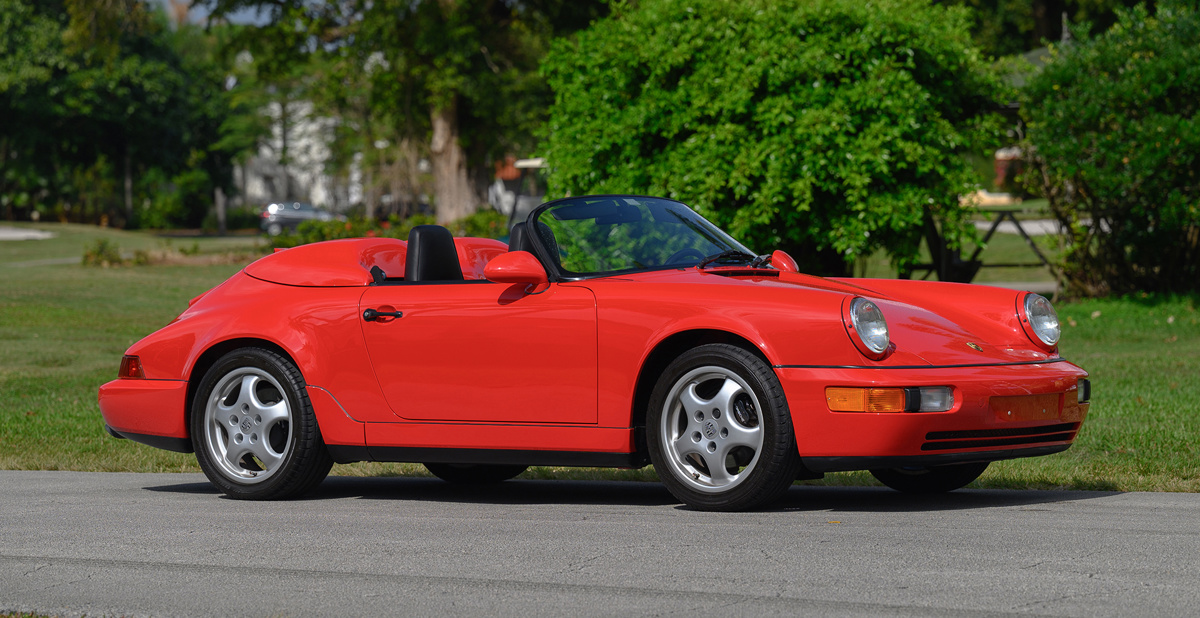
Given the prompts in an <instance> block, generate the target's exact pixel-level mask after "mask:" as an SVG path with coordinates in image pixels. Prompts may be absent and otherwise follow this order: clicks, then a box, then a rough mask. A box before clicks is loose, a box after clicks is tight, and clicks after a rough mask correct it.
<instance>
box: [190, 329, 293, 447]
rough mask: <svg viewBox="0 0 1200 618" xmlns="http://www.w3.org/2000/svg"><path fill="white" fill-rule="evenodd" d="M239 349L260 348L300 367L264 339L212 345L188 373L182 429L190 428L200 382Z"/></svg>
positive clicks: (239, 340)
mask: <svg viewBox="0 0 1200 618" xmlns="http://www.w3.org/2000/svg"><path fill="white" fill-rule="evenodd" d="M241 348H261V349H264V350H270V351H271V352H274V353H276V354H279V355H280V356H282V357H284V358H286V359H287V360H288V361H289V362H291V363H292V364H293V365H296V367H297V370H299V367H300V365H299V364H298V363H296V359H295V358H294V357H292V355H291V354H290V353H288V351H287V350H285V349H283V347H281V346H280V345H279V344H277V343H274V342H272V341H268V340H266V339H257V338H254V337H242V338H238V339H227V340H225V341H219V342H217V343H214V344H213V345H212V346H210V347H209V348H208V349H207V350H205V351H204V352H203V353H202V354H200V356H199V357H198V358H197V359H196V362H195V363H194V364H193V365H192V369H191V371H190V372H189V373H188V381H187V385H188V386H187V397H186V399H185V400H184V407H183V423H184V427H188V428H190V427H191V426H192V425H191V423H192V402H193V401H194V400H195V398H196V389H198V388H200V382H201V381H202V380H204V375H205V374H207V373H208V370H209V369H211V368H212V366H213V365H215V364H217V361H218V360H220V358H221V357H222V356H225V355H226V354H228V353H230V352H232V351H234V350H238V349H241ZM300 374H301V376H303V375H304V372H303V371H302V370H301V372H300ZM188 433H189V434H190V433H191V431H190V430H189V432H188Z"/></svg>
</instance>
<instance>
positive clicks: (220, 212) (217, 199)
mask: <svg viewBox="0 0 1200 618" xmlns="http://www.w3.org/2000/svg"><path fill="white" fill-rule="evenodd" d="M213 204H214V205H215V206H216V208H217V235H218V236H224V235H225V232H226V227H225V190H224V189H222V188H221V187H219V186H218V187H217V188H215V189H213Z"/></svg>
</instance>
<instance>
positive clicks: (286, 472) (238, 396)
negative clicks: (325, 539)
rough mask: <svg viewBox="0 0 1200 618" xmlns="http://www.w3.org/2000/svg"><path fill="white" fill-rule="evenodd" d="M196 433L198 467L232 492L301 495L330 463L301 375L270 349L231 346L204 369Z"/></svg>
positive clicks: (254, 496)
mask: <svg viewBox="0 0 1200 618" xmlns="http://www.w3.org/2000/svg"><path fill="white" fill-rule="evenodd" d="M191 431H192V446H193V447H194V448H195V450H196V460H197V461H198V462H199V463H200V468H201V469H202V470H204V474H205V476H207V477H208V480H209V481H211V482H212V484H213V485H215V486H216V487H217V489H219V490H221V491H222V492H224V493H225V494H226V495H228V496H229V497H231V498H238V499H243V500H276V499H282V498H290V497H293V496H298V495H300V494H303V493H305V492H307V491H309V490H310V489H312V488H313V487H315V486H316V485H317V484H318V483H320V482H321V481H322V480H324V479H325V477H326V476H327V475H328V474H329V469H330V468H332V467H333V459H332V458H331V457H330V456H329V451H328V450H327V449H326V448H325V442H324V441H323V440H322V439H321V430H320V428H319V427H318V426H317V418H316V416H315V415H314V414H313V409H312V403H311V402H309V399H308V393H307V392H306V390H305V384H304V377H303V376H301V375H300V370H299V369H297V368H296V366H295V365H294V364H293V363H292V362H291V361H290V360H288V359H287V358H284V357H283V356H281V355H279V354H277V353H275V352H272V351H269V350H264V349H261V348H241V349H238V350H234V351H232V352H230V353H228V354H226V355H225V356H222V357H221V358H220V360H218V361H217V362H216V364H214V365H213V366H212V367H211V368H210V369H209V370H208V372H207V373H205V374H204V379H203V380H202V381H201V382H200V387H199V388H198V389H196V397H195V399H194V400H193V402H192V414H191Z"/></svg>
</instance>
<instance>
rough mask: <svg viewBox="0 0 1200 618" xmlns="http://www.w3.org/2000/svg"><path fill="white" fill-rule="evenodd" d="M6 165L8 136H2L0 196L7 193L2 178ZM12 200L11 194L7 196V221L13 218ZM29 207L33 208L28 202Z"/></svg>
mask: <svg viewBox="0 0 1200 618" xmlns="http://www.w3.org/2000/svg"><path fill="white" fill-rule="evenodd" d="M7 167H8V138H7V137H4V138H0V196H6V195H8V187H7V186H5V185H6V184H7V183H5V182H4V178H5V177H6V176H5V173H4V170H5V168H7ZM14 201H16V200H15V199H14V198H13V197H12V196H9V197H8V200H7V202H8V207H7V211H8V212H7V218H8V220H9V221H12V220H13V202H14ZM29 207H30V208H31V209H32V208H34V206H33V204H30V205H29Z"/></svg>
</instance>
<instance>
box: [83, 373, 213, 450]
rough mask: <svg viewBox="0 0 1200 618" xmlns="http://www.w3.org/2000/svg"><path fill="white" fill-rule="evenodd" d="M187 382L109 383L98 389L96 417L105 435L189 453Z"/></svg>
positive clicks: (127, 380) (120, 381) (141, 381)
mask: <svg viewBox="0 0 1200 618" xmlns="http://www.w3.org/2000/svg"><path fill="white" fill-rule="evenodd" d="M187 386H188V385H187V382H186V381H184V380H129V379H126V380H113V381H112V382H109V383H107V384H105V385H104V386H101V387H100V399H99V403H100V414H101V416H103V417H104V425H105V427H106V428H107V429H108V432H109V433H111V434H114V435H118V436H120V437H123V438H128V439H130V440H133V441H135V442H141V443H142V444H148V445H150V446H153V447H156V448H165V449H167V450H172V451H179V452H184V453H187V452H191V438H190V436H189V434H188V430H187V416H186V414H185V413H184V412H185V410H186V408H187Z"/></svg>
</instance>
